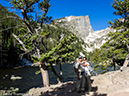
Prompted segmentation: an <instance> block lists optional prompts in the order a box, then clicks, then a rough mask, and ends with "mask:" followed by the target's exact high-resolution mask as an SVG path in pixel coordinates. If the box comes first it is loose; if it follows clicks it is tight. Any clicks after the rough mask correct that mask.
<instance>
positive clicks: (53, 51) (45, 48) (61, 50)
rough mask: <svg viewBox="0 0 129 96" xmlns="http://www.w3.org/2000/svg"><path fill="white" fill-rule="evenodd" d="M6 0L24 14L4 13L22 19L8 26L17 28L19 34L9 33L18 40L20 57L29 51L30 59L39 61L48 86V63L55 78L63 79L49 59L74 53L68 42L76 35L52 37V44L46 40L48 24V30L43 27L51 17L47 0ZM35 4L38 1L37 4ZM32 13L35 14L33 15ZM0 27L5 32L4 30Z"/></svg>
mask: <svg viewBox="0 0 129 96" xmlns="http://www.w3.org/2000/svg"><path fill="white" fill-rule="evenodd" d="M8 1H10V4H12V5H13V8H15V9H17V10H19V11H20V12H21V13H22V16H23V19H22V18H20V17H17V16H6V19H7V18H12V19H17V20H20V21H22V23H21V25H20V24H19V28H17V26H15V27H11V28H10V30H11V29H14V28H17V30H18V34H16V33H12V36H13V37H14V38H15V39H16V40H17V43H19V44H20V49H22V50H23V51H24V52H23V53H22V54H20V59H22V58H23V56H25V55H27V54H29V55H30V56H31V59H33V60H34V61H36V62H39V66H40V69H41V73H42V77H43V84H44V86H49V79H48V72H47V66H48V65H50V67H51V69H52V71H53V72H54V74H55V76H56V77H57V79H58V82H62V78H60V77H59V76H58V75H57V73H56V71H55V69H54V67H53V65H52V63H54V62H56V61H58V60H61V59H62V60H63V59H65V58H68V57H70V56H71V55H73V53H74V49H73V48H72V47H71V45H72V44H74V42H73V41H74V40H75V39H74V38H75V36H74V35H73V34H71V35H70V34H69V35H68V36H67V37H66V36H64V37H63V39H62V38H58V39H60V40H59V41H58V42H56V43H55V42H54V41H53V43H54V44H52V45H54V46H51V44H47V41H46V40H47V39H46V38H47V37H49V35H50V32H49V28H50V27H49V26H47V28H48V30H44V29H45V27H44V26H43V25H44V24H46V23H49V22H48V21H51V17H48V16H46V14H47V12H48V10H49V7H50V4H49V0H42V1H40V0H8ZM34 5H38V7H37V6H34ZM38 12H40V13H38ZM41 12H42V15H41ZM33 14H36V16H34V15H33ZM3 19H5V18H3ZM7 29H8V28H7ZM2 31H3V32H5V30H2ZM60 31H61V30H59V32H60ZM55 36H56V37H57V36H58V35H56V34H55ZM49 39H51V38H49ZM72 42H73V43H72ZM50 46H51V48H50ZM65 60H66V59H65ZM60 68H61V67H60Z"/></svg>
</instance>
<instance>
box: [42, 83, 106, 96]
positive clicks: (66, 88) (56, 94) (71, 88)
mask: <svg viewBox="0 0 129 96" xmlns="http://www.w3.org/2000/svg"><path fill="white" fill-rule="evenodd" d="M75 85H76V82H73V83H71V82H70V83H67V84H64V85H62V86H61V87H57V88H55V89H53V91H51V92H46V93H41V95H40V96H107V94H100V93H97V90H98V87H97V86H96V87H92V90H91V91H90V92H80V93H78V92H77V91H76V89H75Z"/></svg>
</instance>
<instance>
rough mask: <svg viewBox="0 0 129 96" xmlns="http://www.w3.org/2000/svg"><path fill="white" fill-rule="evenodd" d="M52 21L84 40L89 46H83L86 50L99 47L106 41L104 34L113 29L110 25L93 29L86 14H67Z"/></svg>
mask: <svg viewBox="0 0 129 96" xmlns="http://www.w3.org/2000/svg"><path fill="white" fill-rule="evenodd" d="M54 22H56V23H59V25H60V26H62V27H64V28H66V29H68V30H70V31H71V32H73V33H74V34H75V35H76V36H77V37H79V38H80V39H82V40H84V42H85V43H87V44H88V45H89V47H88V46H87V47H86V48H85V50H86V51H88V52H90V51H93V50H94V49H96V48H100V47H101V46H102V44H103V43H105V42H106V39H107V38H106V35H107V34H108V33H109V32H114V31H115V30H114V29H111V28H110V27H108V28H106V29H103V30H99V31H93V29H92V26H91V24H90V19H89V16H88V15H87V16H68V17H64V18H60V19H56V20H54Z"/></svg>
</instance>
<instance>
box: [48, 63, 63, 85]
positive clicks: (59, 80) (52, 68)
mask: <svg viewBox="0 0 129 96" xmlns="http://www.w3.org/2000/svg"><path fill="white" fill-rule="evenodd" d="M50 66H51V70H52V72H53V73H54V75H55V76H56V79H57V81H58V83H61V82H62V81H61V78H60V77H59V75H58V74H57V73H56V71H55V69H54V67H53V65H52V63H51V62H50Z"/></svg>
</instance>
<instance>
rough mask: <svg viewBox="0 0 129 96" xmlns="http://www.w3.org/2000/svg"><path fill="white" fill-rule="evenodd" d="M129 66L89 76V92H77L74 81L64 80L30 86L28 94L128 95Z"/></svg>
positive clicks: (41, 95) (46, 95)
mask: <svg viewBox="0 0 129 96" xmlns="http://www.w3.org/2000/svg"><path fill="white" fill-rule="evenodd" d="M128 73H129V68H125V69H124V71H123V72H120V71H112V72H108V73H105V74H103V75H98V76H95V77H91V80H92V81H93V83H92V90H91V92H89V93H88V92H84V93H83V92H81V93H77V92H76V90H75V85H76V82H71V81H69V82H65V83H61V84H57V85H51V86H50V87H43V88H32V89H30V90H29V94H28V95H29V96H129V82H128V81H129V74H128ZM28 95H25V96H28Z"/></svg>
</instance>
